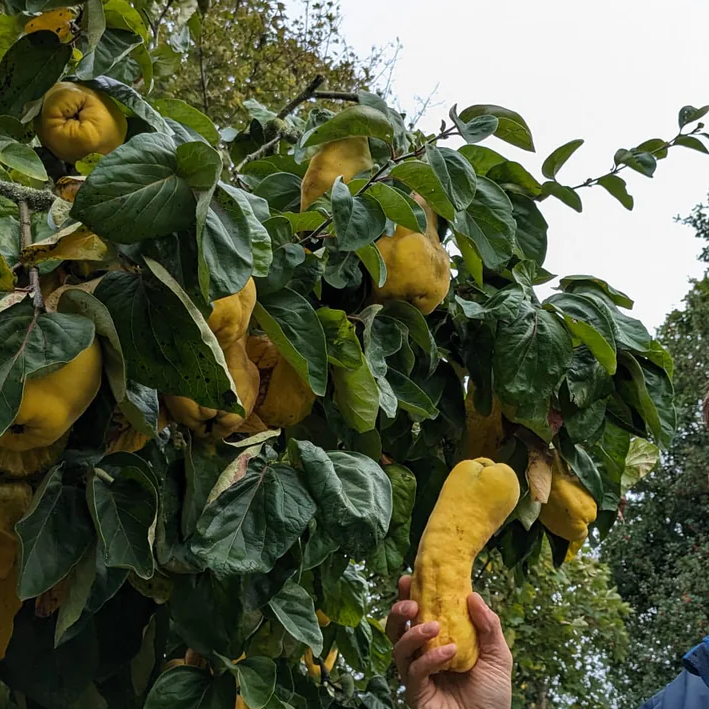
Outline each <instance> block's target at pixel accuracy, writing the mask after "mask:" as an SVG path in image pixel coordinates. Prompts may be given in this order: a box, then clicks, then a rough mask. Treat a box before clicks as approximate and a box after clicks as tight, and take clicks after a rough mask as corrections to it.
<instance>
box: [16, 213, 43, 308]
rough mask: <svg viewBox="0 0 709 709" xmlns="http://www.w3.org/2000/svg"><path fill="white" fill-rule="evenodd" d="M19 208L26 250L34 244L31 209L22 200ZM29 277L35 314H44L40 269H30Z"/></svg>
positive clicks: (35, 267)
mask: <svg viewBox="0 0 709 709" xmlns="http://www.w3.org/2000/svg"><path fill="white" fill-rule="evenodd" d="M17 206H18V208H19V210H20V248H21V249H26V248H27V247H28V246H31V244H32V222H31V221H30V208H29V205H28V204H27V202H26V200H24V199H20V200H19V201H18V203H17ZM29 275H30V288H31V289H32V302H33V303H34V311H35V314H37V313H41V312H44V298H43V297H42V289H41V287H40V285H39V269H38V268H37V266H31V267H30V271H29Z"/></svg>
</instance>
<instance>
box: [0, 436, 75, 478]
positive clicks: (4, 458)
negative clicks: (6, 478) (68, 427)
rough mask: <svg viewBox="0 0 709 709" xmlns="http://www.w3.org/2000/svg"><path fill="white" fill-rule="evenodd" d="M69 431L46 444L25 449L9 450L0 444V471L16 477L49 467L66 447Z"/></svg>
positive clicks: (39, 471)
mask: <svg viewBox="0 0 709 709" xmlns="http://www.w3.org/2000/svg"><path fill="white" fill-rule="evenodd" d="M68 440H69V431H67V432H66V433H65V434H64V435H63V436H62V437H61V438H59V439H58V440H56V441H54V443H51V444H50V445H48V446H40V447H39V448H30V449H29V450H26V451H16V450H10V449H9V448H3V447H1V446H0V472H3V473H6V474H8V475H14V476H16V477H25V476H26V475H34V474H35V473H42V472H44V471H45V470H48V469H49V468H51V467H52V466H53V465H54V464H55V463H56V462H57V460H59V456H61V454H62V453H63V452H64V449H65V448H66V442H67V441H68Z"/></svg>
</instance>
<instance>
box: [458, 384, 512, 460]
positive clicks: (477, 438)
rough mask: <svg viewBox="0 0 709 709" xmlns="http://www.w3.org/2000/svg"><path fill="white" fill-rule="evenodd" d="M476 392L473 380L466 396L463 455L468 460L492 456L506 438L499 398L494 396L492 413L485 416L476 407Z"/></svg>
mask: <svg viewBox="0 0 709 709" xmlns="http://www.w3.org/2000/svg"><path fill="white" fill-rule="evenodd" d="M474 394H475V391H474V387H473V383H472V380H471V381H470V383H469V384H468V395H467V396H466V397H465V433H464V435H463V445H462V450H463V457H464V458H466V459H468V460H473V459H475V458H491V457H492V456H494V455H495V454H496V453H497V449H498V448H499V447H500V445H501V444H502V441H503V440H504V438H505V431H504V428H503V426H502V409H501V407H500V402H499V401H498V399H497V398H496V397H493V400H492V411H491V412H490V415H489V416H483V415H482V414H481V413H480V412H479V411H478V410H477V409H476V408H475V397H474Z"/></svg>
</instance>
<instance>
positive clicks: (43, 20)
mask: <svg viewBox="0 0 709 709" xmlns="http://www.w3.org/2000/svg"><path fill="white" fill-rule="evenodd" d="M73 19H74V12H73V10H70V9H69V8H68V7H58V8H57V9H56V10H49V12H43V13H42V14H41V15H39V17H35V18H33V19H31V20H30V21H29V22H28V23H27V24H26V25H25V32H26V33H27V34H32V33H33V32H39V31H41V30H49V31H50V32H54V34H55V35H57V37H59V39H60V40H61V41H62V42H68V41H69V40H70V39H71V38H72V37H73V36H74V31H73V29H72V26H71V23H72V20H73Z"/></svg>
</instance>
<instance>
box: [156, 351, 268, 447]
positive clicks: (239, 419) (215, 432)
mask: <svg viewBox="0 0 709 709" xmlns="http://www.w3.org/2000/svg"><path fill="white" fill-rule="evenodd" d="M245 339H246V338H243V339H241V340H237V341H236V342H234V343H233V344H232V345H231V347H229V348H228V349H226V350H224V357H225V359H226V363H227V367H228V369H229V373H230V374H231V376H232V379H233V380H234V384H235V385H236V392H237V394H238V395H239V399H240V401H241V405H242V406H243V407H244V410H245V412H246V417H248V416H249V415H250V414H251V412H252V411H253V408H254V405H255V404H256V397H257V396H258V391H259V371H258V368H257V367H256V366H255V365H254V364H253V363H252V362H251V361H250V360H249V358H248V357H247V355H246V346H245V344H246V343H245ZM163 399H164V401H165V406H166V407H167V409H168V411H169V413H170V416H172V418H173V420H174V421H176V422H177V423H181V424H183V425H185V426H187V427H188V428H189V429H191V430H192V432H193V433H194V434H195V435H196V436H197V437H198V438H227V437H229V436H230V435H231V434H232V433H234V432H235V431H237V430H238V429H239V427H240V426H241V424H242V423H243V422H244V419H245V418H246V417H244V416H240V415H239V414H234V413H231V412H229V411H218V410H217V409H210V408H209V407H207V406H200V405H199V404H198V403H197V402H196V401H193V400H192V399H188V398H187V397H186V396H172V395H166V396H164V397H163Z"/></svg>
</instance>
